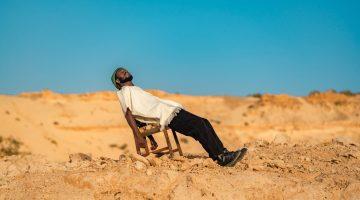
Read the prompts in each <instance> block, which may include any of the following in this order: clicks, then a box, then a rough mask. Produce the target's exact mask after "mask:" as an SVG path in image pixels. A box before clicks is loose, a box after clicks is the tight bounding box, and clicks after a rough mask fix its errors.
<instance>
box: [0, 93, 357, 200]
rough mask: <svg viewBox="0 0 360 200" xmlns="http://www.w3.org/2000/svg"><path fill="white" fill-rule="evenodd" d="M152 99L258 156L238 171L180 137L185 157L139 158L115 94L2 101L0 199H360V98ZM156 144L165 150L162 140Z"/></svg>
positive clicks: (249, 157) (328, 95) (12, 97)
mask: <svg viewBox="0 0 360 200" xmlns="http://www.w3.org/2000/svg"><path fill="white" fill-rule="evenodd" d="M149 92H150V93H153V94H154V95H156V96H159V97H161V98H164V99H169V100H173V101H176V102H179V103H181V104H182V105H184V107H185V109H186V110H188V111H190V112H192V113H194V114H196V115H198V116H200V117H204V118H207V119H209V121H210V122H211V124H212V125H213V127H214V129H215V131H216V133H217V134H218V135H219V137H220V138H221V140H222V141H223V144H224V145H225V146H226V147H227V148H229V149H230V150H233V149H237V148H239V147H241V146H244V145H246V146H248V147H249V154H248V155H247V156H246V157H245V159H244V160H243V161H242V162H241V163H239V164H238V165H236V167H235V168H223V167H219V166H218V165H217V164H216V163H214V162H213V161H212V160H210V159H209V158H207V155H206V152H205V151H204V150H203V148H202V147H201V145H200V144H199V143H198V142H197V141H195V140H193V139H191V138H189V137H186V136H184V135H181V134H178V135H179V139H180V142H181V145H182V149H183V151H184V152H185V154H186V156H185V157H175V158H174V159H169V158H168V157H166V156H162V157H160V158H156V157H150V158H149V159H145V158H142V157H139V156H136V155H135V154H133V153H134V152H136V151H135V145H134V141H133V136H132V133H131V129H130V128H129V126H128V125H127V122H126V120H125V118H124V117H123V113H122V111H121V108H120V104H119V102H118V100H117V97H116V94H115V93H114V92H110V91H102V92H95V93H85V94H58V93H55V92H52V91H49V90H45V91H41V92H36V93H23V94H21V95H17V96H16V95H0V102H1V103H0V121H1V125H0V157H3V158H1V159H0V199H29V198H30V199H270V198H271V199H325V198H326V199H342V198H343V199H351V198H354V199H355V198H356V197H358V196H360V195H359V190H360V184H359V180H360V178H359V176H360V175H359V174H360V171H359V167H358V166H360V165H359V164H360V163H359V158H360V155H359V144H360V116H359V115H360V107H359V106H360V97H359V95H349V94H348V93H343V94H337V93H331V92H327V93H314V94H313V95H310V96H309V97H292V96H288V95H270V94H265V95H256V96H255V95H254V96H253V97H231V96H189V95H183V94H171V93H166V92H164V91H158V90H149ZM339 102H340V103H339ZM155 138H156V140H157V141H158V143H159V146H160V147H162V146H163V145H165V143H166V141H165V139H164V137H163V135H162V134H156V135H155ZM78 152H82V153H78ZM27 154H31V155H27ZM10 155H13V156H10ZM69 155H70V156H69ZM119 155H122V156H121V157H120V158H119ZM69 157H70V160H71V162H70V161H68V160H69Z"/></svg>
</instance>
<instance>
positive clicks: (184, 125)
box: [111, 67, 247, 167]
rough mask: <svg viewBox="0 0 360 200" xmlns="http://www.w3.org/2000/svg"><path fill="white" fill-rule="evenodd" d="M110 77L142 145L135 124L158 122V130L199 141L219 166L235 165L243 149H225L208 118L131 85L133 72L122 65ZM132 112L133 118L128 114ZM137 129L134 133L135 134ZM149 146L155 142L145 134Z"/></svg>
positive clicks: (144, 140)
mask: <svg viewBox="0 0 360 200" xmlns="http://www.w3.org/2000/svg"><path fill="white" fill-rule="evenodd" d="M111 80H112V82H113V84H114V86H115V87H116V88H117V89H119V91H117V95H118V98H119V100H120V104H121V107H122V110H123V112H124V114H125V118H126V120H127V122H128V124H129V126H130V127H131V129H132V131H133V133H134V137H135V140H137V141H139V143H140V144H141V146H144V144H145V142H146V139H145V138H143V137H139V136H138V135H139V134H138V129H137V126H138V125H139V124H140V125H141V123H158V124H160V126H161V128H160V130H164V128H165V127H166V126H167V127H169V128H171V129H172V130H174V131H176V132H179V133H181V134H183V135H186V136H190V137H192V138H194V139H195V140H197V141H199V142H200V144H201V145H202V147H203V148H204V149H205V150H206V152H207V153H208V154H209V157H210V158H211V159H213V160H214V161H217V163H218V164H219V165H221V166H229V167H232V166H235V164H236V163H237V162H238V161H240V160H241V159H242V158H243V157H244V155H245V153H246V151H247V149H246V148H241V149H239V150H237V151H228V150H227V149H226V148H225V147H224V146H223V144H222V142H221V141H220V139H219V137H218V136H217V134H216V133H215V131H214V129H213V127H212V125H211V124H210V122H209V120H207V119H205V118H202V117H199V116H197V115H194V114H192V113H190V112H188V111H186V110H185V109H184V107H183V106H182V105H181V104H179V103H177V102H174V101H170V100H165V99H160V98H158V97H156V96H154V95H152V94H150V93H148V92H146V91H144V90H142V89H141V88H140V87H138V86H135V85H134V84H133V82H132V80H133V76H132V75H131V74H130V72H129V71H127V70H126V69H125V68H122V67H120V68H117V69H116V70H115V71H114V73H113V74H112V77H111ZM131 115H132V116H133V117H134V118H135V120H134V119H133V118H132V117H130V116H131ZM135 133H137V134H135ZM149 139H150V141H151V148H152V149H156V148H157V143H156V141H155V139H154V138H153V137H149Z"/></svg>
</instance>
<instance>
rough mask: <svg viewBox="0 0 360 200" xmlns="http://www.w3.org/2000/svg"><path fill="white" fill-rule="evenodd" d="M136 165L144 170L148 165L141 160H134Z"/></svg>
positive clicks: (138, 168)
mask: <svg viewBox="0 0 360 200" xmlns="http://www.w3.org/2000/svg"><path fill="white" fill-rule="evenodd" d="M134 167H135V169H136V170H138V171H143V170H144V169H146V165H145V164H144V163H143V162H140V161H135V162H134Z"/></svg>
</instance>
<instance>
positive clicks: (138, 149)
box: [134, 138, 141, 155]
mask: <svg viewBox="0 0 360 200" xmlns="http://www.w3.org/2000/svg"><path fill="white" fill-rule="evenodd" d="M134 140H135V148H136V153H137V154H139V155H141V150H140V145H139V142H138V141H137V139H136V138H134Z"/></svg>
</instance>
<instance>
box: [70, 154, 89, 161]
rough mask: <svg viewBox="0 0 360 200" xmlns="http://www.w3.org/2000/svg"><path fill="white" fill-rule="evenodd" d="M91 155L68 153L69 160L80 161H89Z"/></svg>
mask: <svg viewBox="0 0 360 200" xmlns="http://www.w3.org/2000/svg"><path fill="white" fill-rule="evenodd" d="M91 160H92V159H91V155H87V154H84V153H75V154H70V155H69V162H70V163H73V162H82V161H91Z"/></svg>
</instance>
